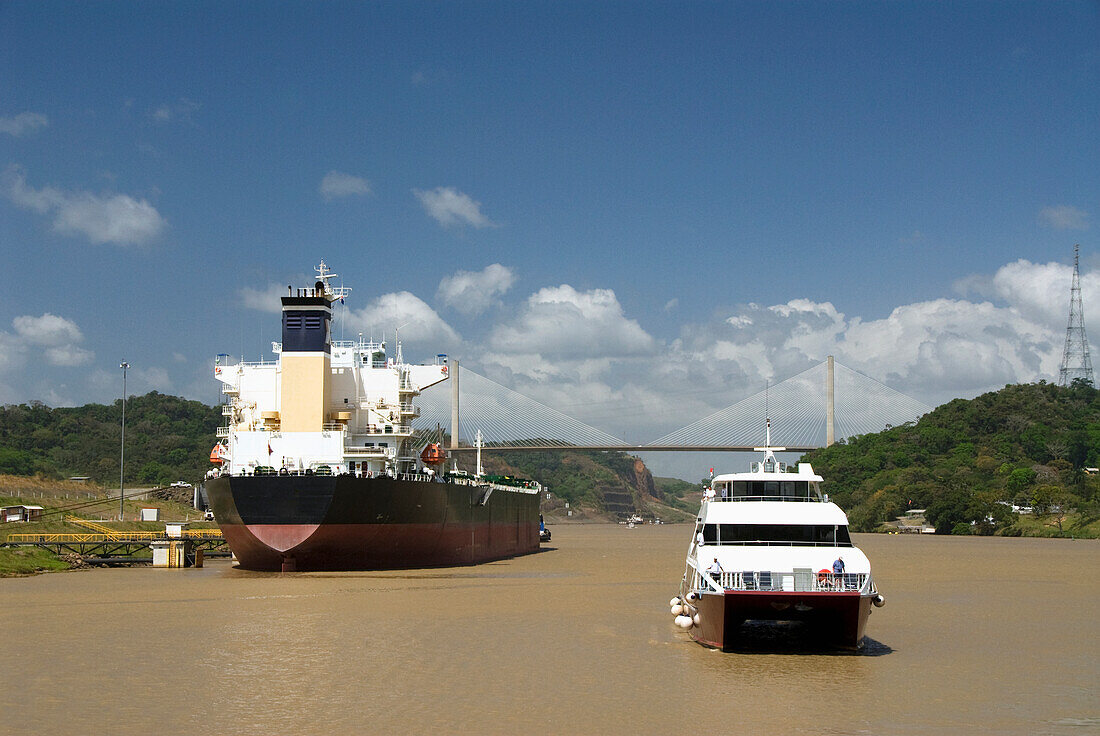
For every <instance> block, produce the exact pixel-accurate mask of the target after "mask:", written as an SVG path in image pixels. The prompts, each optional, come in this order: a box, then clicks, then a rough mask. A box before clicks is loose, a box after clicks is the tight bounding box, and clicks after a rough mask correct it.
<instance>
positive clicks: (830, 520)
mask: <svg viewBox="0 0 1100 736" xmlns="http://www.w3.org/2000/svg"><path fill="white" fill-rule="evenodd" d="M766 437H767V439H766V442H765V446H764V447H757V448H753V449H754V450H756V451H758V452H763V453H764V456H763V459H762V460H760V461H758V462H753V463H752V464H751V468H750V470H749V472H746V473H728V474H724V475H718V476H715V477H714V478H713V479H712V480H711V485H710V488H709V489H708V490H707V491H706V492H705V494H704V498H703V502H702V504H701V506H700V509H699V515H698V517H697V520H696V529H695V537H694V538H693V539H692V542H691V546H690V548H689V550H688V559H687V566H688V572H687V574H686V575H685V578H686V582H689V583H691V584H692V585H691V587H694V588H707V587H712V588H715V589H759V588H760V585H761V580H760V577H761V573H765V574H766V575H765V577H766V581H767V583H768V585H770V586H772V587H774V588H775V589H779V590H783V589H786V590H794V589H795V585H796V573H798V574H800V576H801V577H799V579H798V585H799V587H802V586H803V585H807V584H809V585H811V586H812V587H813V588H814V589H817V588H818V587H819V585H818V583H819V580H820V583H821V585H820V587H821V588H830V589H831V588H836V587H841V586H842V585H845V584H847V585H856V586H858V587H859V588H863V587H869V586H870V585H871V563H870V561H869V560H868V559H867V556H866V555H865V554H864V553H863V552H862V550H860V549H859V548H858V547H855V546H854V545H853V544H852V541H851V537H850V536H849V533H848V518H847V516H845V514H844V512H843V511H842V510H841V509H840V507H839V506H837V505H836V504H835V503H832V502H831V501H829V500H828V498H827V497H825V496H823V495H822V493H821V482H822V480H823V479H822V477H821V476H820V475H817V474H816V473H814V470H813V468H812V467H811V466H810V464H809V463H798V465H797V468H796V469H794V470H792V469H791V468H788V467H787V466H786V465H785V464H784V463H782V462H780V461H779V460H777V459H776V457H775V453H776V452H782V451H783V450H784V449H785V448H783V447H772V446H771V427H770V425H769V426H768V429H767V435H766ZM716 559H717V562H718V567H719V568H720V570H721V574H720V575H713V574H710V573H708V570H709V571H711V572H713V571H714V569H715V564H714V561H715V560H716ZM838 559H840V560H842V561H843V573H844V576H840V575H834V574H833V570H834V563H835V562H836V561H837V560H838ZM810 572H812V575H813V579H812V581H809V580H808V579H804V578H805V576H806V575H807V573H810ZM826 572H827V573H828V574H824V573H826ZM748 574H751V575H752V578H751V579H748ZM719 583H720V585H719Z"/></svg>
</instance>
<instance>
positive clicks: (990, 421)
mask: <svg viewBox="0 0 1100 736" xmlns="http://www.w3.org/2000/svg"><path fill="white" fill-rule="evenodd" d="M803 460H804V461H806V462H810V463H812V464H813V466H814V469H815V470H816V471H817V472H819V473H820V474H821V475H822V476H824V478H825V479H826V480H825V486H824V489H823V490H824V491H825V492H827V493H828V494H829V495H830V497H831V498H832V499H833V500H834V501H836V502H837V503H838V504H840V506H841V507H843V508H845V509H846V510H847V511H848V516H849V519H850V521H851V523H852V527H853V529H856V530H858V531H873V530H876V529H879V528H881V525H882V524H884V523H886V522H891V521H893V520H894V519H895V518H896V517H897V516H899V515H901V514H904V513H905V511H906V510H907V509H911V508H912V509H919V508H923V509H926V514H925V517H926V519H927V520H928V522H929V523H930V524H932V525H934V526H935V527H936V531H937V533H939V534H964V533H965V534H1003V535H1028V536H1067V537H1068V536H1076V537H1081V536H1091V537H1095V536H1100V475H1097V474H1091V475H1090V474H1089V473H1088V472H1087V471H1086V468H1090V467H1092V468H1095V467H1098V466H1100V391H1097V390H1096V389H1094V388H1093V387H1092V386H1090V385H1088V384H1087V383H1084V382H1081V381H1078V382H1075V383H1074V385H1073V386H1071V387H1065V388H1064V387H1060V386H1055V385H1053V384H1048V383H1045V382H1040V383H1033V384H1023V385H1011V386H1006V387H1005V388H1004V389H1002V390H1000V391H996V392H992V393H988V394H984V395H982V396H979V397H977V398H975V399H971V400H963V399H956V400H954V401H951V402H950V403H947V404H944V405H943V406H941V407H939V408H937V409H935V410H934V411H932V412H929V413H928V414H927V415H925V416H924V417H922V418H921V419H920V421H918V422H916V423H911V424H906V425H904V426H901V427H892V428H889V429H887V430H886V431H884V432H879V433H877V434H870V435H862V436H858V437H853V438H851V439H849V440H848V441H847V442H840V443H838V444H836V445H833V446H832V447H828V448H825V449H822V450H815V451H813V452H809V453H807V454H806V455H805V456H804V457H803ZM1013 506H1016V507H1017V508H1022V507H1030V508H1032V509H1033V510H1034V513H1032V514H1019V513H1016V512H1015V511H1013V508H1012V507H1013Z"/></svg>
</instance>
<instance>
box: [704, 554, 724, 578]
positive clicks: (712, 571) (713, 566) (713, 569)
mask: <svg viewBox="0 0 1100 736" xmlns="http://www.w3.org/2000/svg"><path fill="white" fill-rule="evenodd" d="M707 574H708V575H710V576H711V577H712V578H714V580H715V581H717V580H718V576H719V575H721V574H722V565H721V564H719V562H718V558H717V557H715V558H714V562H712V563H710V566H709V567H708V568H707Z"/></svg>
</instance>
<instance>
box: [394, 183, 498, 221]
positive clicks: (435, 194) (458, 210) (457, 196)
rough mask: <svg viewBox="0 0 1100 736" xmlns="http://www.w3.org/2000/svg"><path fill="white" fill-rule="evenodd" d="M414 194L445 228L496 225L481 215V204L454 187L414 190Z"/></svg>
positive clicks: (429, 213) (426, 210)
mask: <svg viewBox="0 0 1100 736" xmlns="http://www.w3.org/2000/svg"><path fill="white" fill-rule="evenodd" d="M413 194H415V195H416V198H417V199H419V200H420V204H421V205H422V206H423V207H424V211H425V212H427V213H428V215H430V216H431V217H432V219H434V220H435V221H436V222H438V223H439V224H440V225H442V226H443V227H450V226H452V225H470V226H471V227H476V228H483V227H492V226H494V225H495V224H496V223H494V222H493V221H492V220H490V219H489V218H488V217H486V216H485V215H483V214H481V203H480V202H477V201H475V200H473V199H472V198H470V196H469V195H467V194H463V193H462V192H460V191H458V190H457V189H455V188H454V187H436V188H435V189H430V190H427V191H424V190H421V189H414V190H413Z"/></svg>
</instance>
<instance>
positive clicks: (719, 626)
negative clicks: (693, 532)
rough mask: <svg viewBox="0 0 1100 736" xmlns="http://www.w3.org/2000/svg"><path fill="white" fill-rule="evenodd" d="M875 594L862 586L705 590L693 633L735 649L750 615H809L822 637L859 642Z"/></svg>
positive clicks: (760, 617) (852, 645) (779, 617)
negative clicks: (844, 588) (852, 588)
mask: <svg viewBox="0 0 1100 736" xmlns="http://www.w3.org/2000/svg"><path fill="white" fill-rule="evenodd" d="M872 599H873V596H871V595H863V594H861V593H859V592H858V591H844V592H833V591H825V592H789V591H760V590H727V591H726V592H725V593H724V594H723V593H703V594H702V596H701V597H700V598H699V600H697V601H696V602H695V603H696V606H697V608H698V611H699V623H698V624H697V625H696V626H694V627H692V629H691V636H692V638H693V639H695V640H696V641H698V642H699V643H701V644H705V645H707V646H711V647H716V648H718V649H731V648H734V647H735V646H736V645H737V643H738V639H739V637H740V635H741V633H742V632H741V624H743V623H744V622H745V621H750V620H761V621H804V622H806V623H807V624H809V625H810V626H813V627H814V628H815V629H816V630H817V632H818V634H817V636H816V640H817V641H820V642H822V643H824V644H830V645H833V646H840V647H849V648H858V647H859V646H861V645H862V643H863V632H864V629H865V628H866V626H867V618H868V616H870V614H871V601H872Z"/></svg>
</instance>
